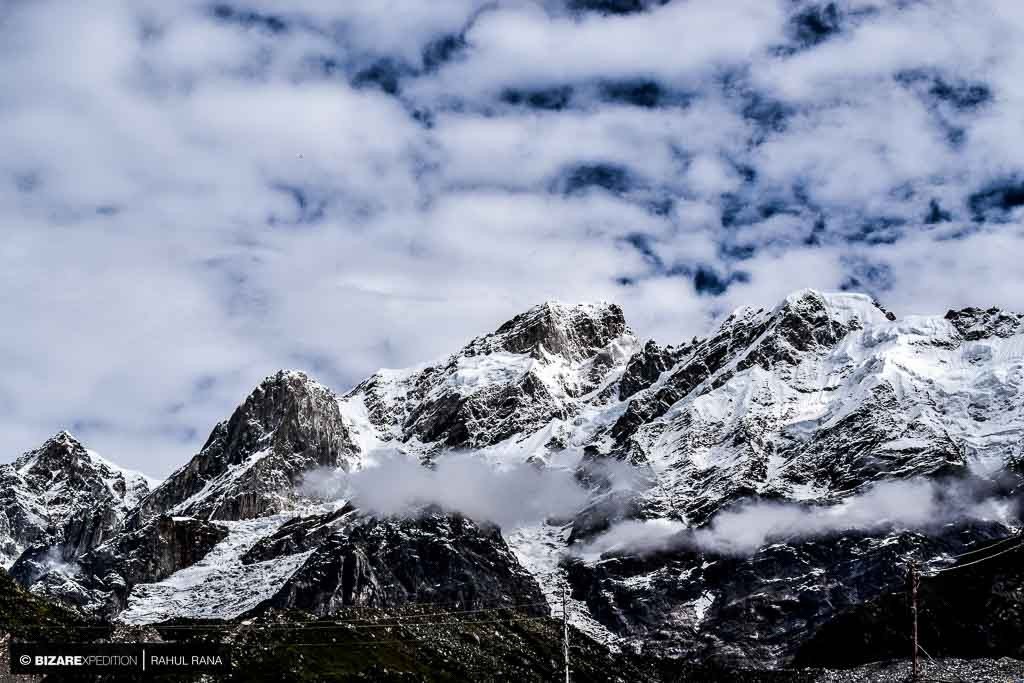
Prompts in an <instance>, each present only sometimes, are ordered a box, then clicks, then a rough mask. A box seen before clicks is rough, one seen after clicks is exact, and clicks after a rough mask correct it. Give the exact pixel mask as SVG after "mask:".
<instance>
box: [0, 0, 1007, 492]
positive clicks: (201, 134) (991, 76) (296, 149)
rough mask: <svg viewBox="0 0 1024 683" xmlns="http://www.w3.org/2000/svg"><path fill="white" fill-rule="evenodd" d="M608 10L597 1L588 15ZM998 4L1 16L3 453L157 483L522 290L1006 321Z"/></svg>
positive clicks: (695, 320) (635, 313)
mask: <svg viewBox="0 0 1024 683" xmlns="http://www.w3.org/2000/svg"><path fill="white" fill-rule="evenodd" d="M613 10H614V11H613ZM1022 33H1024V9H1022V8H1021V6H1020V5H1019V3H1016V2H1009V1H1007V2H991V3H987V4H986V11H979V10H978V7H977V4H976V3H974V2H969V1H968V0H931V1H925V0H919V1H915V2H907V1H903V0H900V1H897V0H891V1H887V2H882V1H871V0H836V1H835V2H817V1H814V2H812V1H810V0H807V1H797V2H791V1H790V0H777V1H771V0H767V1H761V0H758V1H751V2H746V1H744V2H733V3H708V2H699V1H698V0H688V1H687V0H674V1H673V2H668V3H662V2H607V1H596V0H572V1H571V2H564V1H562V0H509V1H500V2H483V1H477V0H453V1H451V2H444V3H408V2H398V1H396V2H374V3H340V4H339V3H328V2H318V1H315V0H300V1H298V2H294V1H293V2H287V3H286V2H280V1H278V0H250V1H241V2H213V3H210V2H179V3H158V2H150V1H148V0H143V1H141V2H140V1H136V2H118V1H116V0H115V1H113V2H79V3H73V4H68V3H58V2H50V1H47V0H40V1H38V2H27V1H21V2H13V3H8V4H7V5H6V6H5V7H4V9H3V10H0V64H2V65H3V68H0V149H3V150H4V153H3V154H2V155H0V233H2V235H3V239H2V240H0V287H2V291H3V292H4V296H3V297H0V316H2V319H3V320H4V322H5V324H4V325H3V326H2V328H0V354H2V356H3V358H4V359H5V363H4V372H3V373H2V374H0V459H2V460H9V459H11V458H13V457H14V456H16V455H17V454H18V453H19V452H20V451H22V450H25V449H28V448H31V447H34V446H36V445H37V444H38V443H39V442H41V441H42V440H43V439H44V438H45V437H46V436H47V435H49V434H50V433H52V432H54V431H55V430H57V429H58V428H62V427H66V428H69V429H72V430H75V431H77V432H79V435H80V436H81V437H82V438H83V439H85V440H86V441H87V442H88V443H89V445H90V447H93V448H95V449H97V450H99V451H100V452H103V453H105V454H107V455H109V456H110V457H112V458H114V459H116V460H118V461H119V462H123V463H124V464H126V465H130V466H133V467H136V468H140V469H143V470H145V471H147V472H150V473H153V474H157V475H159V474H164V473H166V472H167V471H168V470H169V469H170V468H171V467H172V466H173V465H175V464H177V463H180V462H181V461H183V460H184V459H185V458H186V457H187V455H188V454H189V453H190V452H191V451H192V450H194V449H195V448H196V447H197V446H198V445H199V444H200V442H201V441H202V439H203V438H204V437H205V433H206V432H207V431H208V429H209V428H210V427H211V425H212V423H213V422H214V421H216V420H217V419H219V418H220V417H222V416H223V415H225V414H226V413H227V412H228V411H230V409H231V407H233V405H234V404H235V403H236V402H237V401H238V400H239V399H240V398H241V397H242V396H244V395H245V393H246V392H247V391H248V390H249V389H250V388H251V386H252V385H254V384H255V383H256V382H257V381H258V380H259V379H260V378H261V377H262V376H264V375H266V374H267V373H269V372H271V371H272V370H274V369H276V368H277V367H281V366H289V367H300V368H303V369H306V370H309V371H310V372H312V373H313V374H315V375H316V376H318V377H320V378H321V379H322V380H323V381H325V382H327V383H329V384H331V385H333V386H335V387H337V388H339V389H343V388H346V387H347V386H348V385H350V384H352V383H354V382H355V381H357V380H359V379H361V378H362V377H363V376H364V375H366V374H368V373H369V372H372V371H373V370H375V369H376V368H377V367H379V366H382V365H384V366H401V365H407V364H411V363H414V362H418V361H422V360H425V359H429V358H431V357H435V356H438V355H440V354H442V353H444V352H446V351H450V350H451V349H452V348H455V347H457V346H458V345H459V344H460V343H462V342H463V341H464V340H465V339H466V338H468V337H471V336H473V335H474V334H477V333H479V332H481V331H483V330H486V329H489V328H492V327H494V326H495V325H497V324H498V323H500V322H501V321H503V320H504V319H506V318H507V317H509V316H511V315H512V314H514V313H515V312H517V311H519V310H521V309H523V308H525V307H527V306H529V305H531V304H533V303H536V302H538V301H540V300H543V299H547V298H552V297H557V298H560V299H565V300H590V299H610V300H615V301H618V302H619V303H621V304H622V305H623V306H624V307H625V309H626V311H627V313H628V315H629V316H630V320H631V323H632V324H633V326H634V327H635V328H637V330H638V331H639V332H640V333H641V334H644V335H654V336H658V337H660V338H662V339H664V340H666V341H669V342H671V341H674V340H678V339H681V338H684V337H689V336H692V335H693V334H698V333H700V332H702V331H703V330H704V329H706V328H707V326H708V325H709V324H710V322H711V321H712V320H713V319H714V318H715V317H716V316H720V315H721V314H722V313H723V312H725V311H728V310H729V309H731V308H732V307H734V306H735V305H738V304H740V303H746V304H755V305H764V304H770V303H773V302H774V301H775V300H777V299H778V298H779V297H781V296H782V295H784V294H785V293H786V292H788V291H789V290H792V289H795V288H798V287H803V286H814V287H821V288H826V289H835V288H841V287H844V288H851V289H858V290H866V291H869V292H870V293H872V294H875V295H876V296H878V297H879V298H880V299H882V300H883V302H884V303H885V304H886V305H887V306H888V307H889V308H891V309H893V310H895V311H896V312H898V313H902V312H911V311H913V312H921V313H929V312H942V311H943V310H944V309H946V308H949V307H953V306H962V305H970V304H974V305H984V306H988V305H1001V306H1004V307H1008V308H1013V307H1017V308H1020V296H1019V292H1020V291H1021V287H1022V286H1024V270H1022V269H1021V268H1020V267H1019V264H1018V263H1017V258H1016V256H1015V254H1017V253H1019V252H1020V250H1021V247H1022V244H1024V229H1022V226H1021V211H1022V209H1021V207H1022V206H1024V167H1022V165H1021V159H1024V153H1022V151H1024V150H1022V145H1024V135H1022V133H1024V131H1022V127H1024V123H1022V122H1024V86H1022V85H1021V80H1020V78H1019V74H1020V71H1021V66H1022V65H1024V42H1022V41H1020V40H1019V36H1020V35H1022Z"/></svg>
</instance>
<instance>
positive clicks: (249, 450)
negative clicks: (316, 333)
mask: <svg viewBox="0 0 1024 683" xmlns="http://www.w3.org/2000/svg"><path fill="white" fill-rule="evenodd" d="M357 458H358V449H357V447H356V446H355V444H354V443H353V442H352V440H351V438H350V437H349V433H348V430H347V428H346V426H345V423H344V421H343V420H342V417H341V412H340V410H339V408H338V401H337V398H336V397H335V396H334V394H333V393H332V392H331V391H330V390H329V389H327V388H326V387H324V386H322V385H320V384H318V383H317V382H314V381H313V380H311V379H310V378H309V377H307V376H306V375H304V374H303V373H301V372H286V371H282V372H279V373H277V374H276V375H273V376H271V377H268V378H267V379H266V380H264V381H263V383H262V384H260V386H258V387H257V388H256V389H255V391H253V393H252V394H250V395H249V397H248V398H247V399H246V400H245V402H244V403H243V404H242V405H241V406H239V408H238V409H237V410H235V412H234V414H232V416H231V418H230V419H229V420H227V421H226V422H221V423H220V424H218V425H217V426H216V427H215V428H214V429H213V432H212V433H211V434H210V437H209V439H207V442H206V445H205V446H203V448H202V450H201V451H200V452H199V453H198V454H197V455H196V456H195V457H194V458H192V460H191V461H190V462H189V463H188V464H187V465H185V466H184V467H182V468H181V469H179V470H178V471H176V472H175V473H174V474H172V475H171V476H170V477H168V479H167V480H166V481H165V482H164V483H163V484H162V485H161V486H160V487H158V488H157V489H156V490H155V491H153V493H152V494H151V495H150V496H149V497H147V498H146V499H145V500H144V501H142V504H141V505H140V506H139V508H138V510H137V512H136V514H135V515H134V517H133V524H141V523H143V522H144V521H145V520H147V519H149V518H150V517H152V516H154V515H158V514H161V513H169V514H173V515H179V516H195V517H202V518H204V519H226V520H237V519H249V518H252V517H259V516H263V515H266V514H270V513H272V512H276V511H279V510H282V509H287V508H288V507H290V506H291V505H292V504H293V503H294V502H295V500H296V499H297V498H300V497H301V495H300V494H299V493H298V492H297V490H296V486H297V485H298V484H299V483H300V481H301V478H302V474H303V473H305V472H307V471H308V470H311V469H314V468H317V467H332V468H334V467H340V468H343V469H347V468H349V467H350V466H351V465H352V463H354V462H355V461H356V460H357Z"/></svg>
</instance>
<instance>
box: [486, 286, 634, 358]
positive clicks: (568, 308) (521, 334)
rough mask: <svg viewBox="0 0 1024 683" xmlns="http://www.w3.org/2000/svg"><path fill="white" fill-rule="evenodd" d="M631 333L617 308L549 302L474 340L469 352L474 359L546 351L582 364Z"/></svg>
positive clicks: (606, 304) (619, 309)
mask: <svg viewBox="0 0 1024 683" xmlns="http://www.w3.org/2000/svg"><path fill="white" fill-rule="evenodd" d="M628 332H629V327H628V326H627V325H626V318H625V316H624V315H623V313H622V309H621V308H620V307H619V306H618V305H616V304H609V303H594V304H576V305H568V304H563V303H560V302H557V301H548V302H546V303H543V304H541V305H539V306H534V307H533V308H531V309H529V310H528V311H526V312H525V313H520V314H519V315H517V316H515V317H514V318H512V319H511V320H509V321H508V322H506V323H505V324H503V325H502V326H501V327H499V328H498V329H497V330H496V331H495V332H494V333H492V334H489V335H486V336H484V337H480V338H478V339H476V340H474V341H473V342H472V343H471V344H470V345H469V346H468V347H467V348H466V351H467V352H468V353H470V354H472V355H477V354H481V353H492V352H494V351H497V350H502V351H507V352H509V353H531V354H538V353H539V351H540V349H544V350H545V351H547V352H548V353H552V354H555V355H558V356H561V357H562V358H564V359H566V360H568V361H570V362H580V361H583V360H585V359H587V358H590V357H592V356H594V355H595V354H596V353H598V351H600V350H601V349H602V348H604V347H605V346H607V345H608V344H609V343H611V342H612V341H613V340H615V339H617V338H619V337H621V336H622V335H624V334H627V333H628Z"/></svg>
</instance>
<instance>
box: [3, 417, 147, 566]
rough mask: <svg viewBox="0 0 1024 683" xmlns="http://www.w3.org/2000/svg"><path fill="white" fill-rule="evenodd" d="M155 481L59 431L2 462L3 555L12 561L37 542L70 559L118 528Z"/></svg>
mask: <svg viewBox="0 0 1024 683" xmlns="http://www.w3.org/2000/svg"><path fill="white" fill-rule="evenodd" d="M155 483H156V482H155V481H154V480H152V479H149V478H147V477H145V476H144V475H142V474H140V473H138V472H133V471H131V470H125V469H122V468H120V467H117V466H116V465H113V464H112V463H110V462H108V461H106V460H104V459H103V458H100V457H99V456H98V455H96V454H95V453H92V452H91V451H88V450H87V449H86V448H85V447H84V446H83V445H82V444H81V443H80V442H79V441H78V439H76V438H75V437H74V436H72V434H71V433H70V432H67V431H60V432H58V433H57V434H55V435H54V436H52V437H50V438H49V439H47V440H46V442H45V443H43V445H42V446H40V447H39V448H37V449H35V450H32V451H28V452H27V453H24V454H22V455H21V456H20V457H18V458H17V459H16V460H15V461H14V463H12V464H8V465H0V559H2V560H3V566H4V567H9V566H10V565H11V564H13V562H14V560H16V559H17V558H18V556H19V555H20V554H21V553H22V552H24V551H25V550H26V549H27V548H29V547H30V546H33V545H37V546H46V547H48V548H52V554H53V555H54V557H55V558H59V559H60V560H63V561H66V560H72V559H74V558H76V557H78V556H80V555H81V554H83V553H85V552H87V551H88V550H89V549H91V548H92V547H94V546H96V545H98V544H99V543H101V542H103V541H104V540H106V539H107V538H110V537H111V536H113V535H114V534H116V533H117V532H118V531H120V529H121V527H122V524H123V520H124V518H125V516H126V514H127V513H128V511H129V510H131V509H132V508H134V507H135V506H136V505H137V504H138V502H139V501H140V500H142V498H143V497H145V496H146V495H147V494H148V493H149V490H150V487H151V486H153V485H154V484H155Z"/></svg>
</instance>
